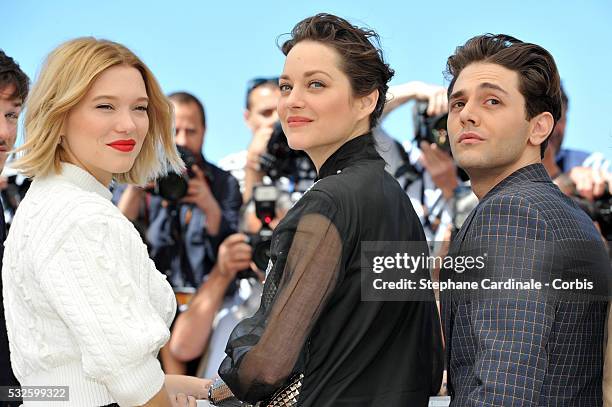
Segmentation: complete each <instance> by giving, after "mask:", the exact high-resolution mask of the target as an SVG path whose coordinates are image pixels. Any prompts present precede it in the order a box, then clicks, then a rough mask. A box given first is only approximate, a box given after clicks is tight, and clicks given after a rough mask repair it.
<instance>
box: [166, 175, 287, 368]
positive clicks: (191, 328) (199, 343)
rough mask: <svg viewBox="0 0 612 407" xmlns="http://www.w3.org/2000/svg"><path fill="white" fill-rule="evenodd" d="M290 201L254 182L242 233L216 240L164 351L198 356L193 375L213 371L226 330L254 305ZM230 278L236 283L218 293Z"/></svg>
mask: <svg viewBox="0 0 612 407" xmlns="http://www.w3.org/2000/svg"><path fill="white" fill-rule="evenodd" d="M290 206H291V200H290V198H289V197H288V195H287V194H286V193H284V192H282V191H279V190H278V189H277V188H276V187H274V186H258V187H256V188H255V189H254V194H253V200H252V201H251V203H250V204H249V205H246V206H245V207H244V214H243V215H244V217H243V225H242V227H241V230H242V231H243V232H244V233H235V234H232V235H230V236H228V237H227V238H226V239H225V240H224V241H223V243H221V246H220V247H219V255H218V258H217V263H216V264H215V266H214V267H213V269H212V271H211V273H210V277H209V278H208V279H207V281H206V282H205V283H204V284H202V286H201V287H200V288H199V290H198V292H197V293H196V294H195V296H194V297H193V299H192V301H191V303H190V304H189V308H188V309H187V310H186V311H184V312H182V313H181V314H180V316H179V317H178V318H177V319H176V322H175V324H174V327H173V330H172V336H171V338H170V342H169V349H170V352H171V353H172V355H173V356H174V357H175V358H176V359H178V360H180V361H189V360H193V359H194V358H197V357H200V356H201V361H200V368H199V369H198V376H199V377H213V376H215V375H216V374H217V369H218V367H219V365H220V364H221V361H222V360H223V359H224V358H225V345H226V344H227V340H228V338H229V336H230V334H231V332H232V330H233V329H234V327H235V326H236V324H237V323H238V322H240V321H241V320H242V319H244V318H246V317H250V316H251V315H252V314H253V313H254V312H255V311H256V310H257V308H258V307H259V299H260V297H261V292H262V283H263V280H264V276H265V275H264V272H265V269H266V266H267V263H268V260H269V247H270V238H271V232H272V230H273V229H274V228H275V227H276V225H277V224H278V222H280V221H281V220H282V218H283V217H284V216H285V214H286V213H287V211H288V210H289V208H290ZM255 220H257V221H255ZM261 225H263V226H261ZM268 232H270V233H268ZM236 279H238V281H239V289H238V290H237V291H236V292H235V293H234V294H233V295H232V296H226V297H224V296H223V293H224V292H225V291H226V290H227V287H228V286H229V285H231V284H232V283H233V282H234V281H236Z"/></svg>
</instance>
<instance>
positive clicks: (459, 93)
mask: <svg viewBox="0 0 612 407" xmlns="http://www.w3.org/2000/svg"><path fill="white" fill-rule="evenodd" d="M478 88H479V89H493V90H498V91H500V92H502V93H504V94H506V95H507V94H508V92H507V91H506V90H505V89H504V88H502V87H501V86H499V85H496V84H494V83H491V82H483V83H481V84H480V85H478ZM463 96H465V91H464V90H463V89H460V90H458V91H456V92H453V93H452V94H451V95H450V96H449V98H448V99H449V100H451V99H458V98H460V97H463Z"/></svg>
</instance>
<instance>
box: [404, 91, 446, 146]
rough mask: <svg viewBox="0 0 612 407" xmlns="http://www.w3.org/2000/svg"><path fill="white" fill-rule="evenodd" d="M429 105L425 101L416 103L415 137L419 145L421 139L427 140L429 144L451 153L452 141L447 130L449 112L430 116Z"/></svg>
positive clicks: (414, 117) (414, 116)
mask: <svg viewBox="0 0 612 407" xmlns="http://www.w3.org/2000/svg"><path fill="white" fill-rule="evenodd" d="M427 106H428V103H427V102H423V101H417V102H416V103H415V105H414V115H413V121H414V130H415V132H414V139H415V141H416V142H417V145H419V144H420V143H421V141H427V142H428V143H429V144H435V145H437V146H438V147H439V148H440V149H442V150H444V151H446V152H448V153H450V142H449V139H448V131H447V130H446V121H447V119H448V113H443V114H440V115H437V116H428V115H427Z"/></svg>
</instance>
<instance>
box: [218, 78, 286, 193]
mask: <svg viewBox="0 0 612 407" xmlns="http://www.w3.org/2000/svg"><path fill="white" fill-rule="evenodd" d="M279 97H280V90H279V89H278V77H269V78H267V77H262V78H254V79H251V80H250V81H249V82H248V83H247V92H246V103H245V109H244V114H243V117H244V122H245V124H246V125H247V127H248V128H249V130H250V132H251V135H252V137H251V142H250V144H249V147H248V150H243V151H239V152H236V153H233V154H230V155H228V156H226V157H224V158H222V159H221V160H219V166H220V167H221V168H223V169H224V170H226V171H230V172H231V173H232V175H233V176H234V177H236V179H237V180H238V181H239V182H240V190H241V191H242V197H243V202H248V201H249V199H250V198H251V194H252V192H253V186H254V185H256V184H259V183H261V182H262V181H263V178H264V176H265V173H264V171H262V169H261V167H260V157H261V155H262V154H264V153H265V151H266V148H267V145H268V141H269V140H270V136H271V135H272V130H273V126H274V123H276V122H277V121H278V113H277V112H276V105H277V104H278V99H279Z"/></svg>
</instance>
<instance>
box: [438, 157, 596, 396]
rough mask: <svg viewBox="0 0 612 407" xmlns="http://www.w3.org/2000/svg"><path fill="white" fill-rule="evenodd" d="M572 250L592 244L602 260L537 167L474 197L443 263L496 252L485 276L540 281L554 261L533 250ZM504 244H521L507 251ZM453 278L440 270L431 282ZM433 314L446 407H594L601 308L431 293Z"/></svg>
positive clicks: (575, 213) (584, 227)
mask: <svg viewBox="0 0 612 407" xmlns="http://www.w3.org/2000/svg"><path fill="white" fill-rule="evenodd" d="M576 241H589V242H591V241H592V242H593V244H594V245H595V246H596V247H597V249H596V250H600V251H603V255H604V256H605V257H607V254H606V253H605V249H604V246H603V245H602V244H601V238H600V236H599V234H598V232H597V231H596V229H595V227H594V226H593V223H592V222H591V220H590V219H589V217H588V216H587V215H586V214H585V213H584V212H583V211H582V210H581V209H580V208H579V207H578V206H577V205H576V204H575V203H574V202H573V201H572V200H571V199H569V198H567V197H566V196H565V195H563V193H561V192H560V191H559V189H558V188H557V187H556V186H555V185H554V184H553V183H552V181H551V180H550V177H549V176H548V174H547V173H546V170H545V169H544V166H542V165H541V164H532V165H529V166H527V167H524V168H521V169H519V170H517V171H516V172H514V173H513V174H511V175H510V176H509V177H507V178H506V179H504V180H503V181H501V182H500V183H499V184H498V185H496V186H495V187H494V188H493V189H492V190H491V191H490V192H489V193H488V194H487V195H486V196H485V197H483V199H482V200H481V201H480V202H479V204H478V206H477V207H476V208H475V209H474V210H473V211H472V213H471V214H470V216H469V217H468V218H467V219H466V221H465V223H464V225H463V227H462V228H461V230H460V231H459V233H458V234H457V236H456V237H455V238H454V239H453V241H452V243H451V248H450V251H449V254H450V255H460V254H461V253H462V252H465V251H466V247H473V246H479V247H488V248H491V247H493V248H497V250H495V253H493V256H494V258H489V259H488V260H487V261H488V263H487V264H488V265H490V267H489V266H488V268H487V273H488V274H489V276H493V277H495V276H498V277H500V276H512V277H518V278H519V279H529V278H534V279H536V280H539V281H542V280H544V281H546V280H547V279H550V278H552V277H551V276H552V275H553V274H552V272H551V269H552V267H553V264H556V263H555V257H554V256H557V257H558V256H560V254H559V253H558V252H557V253H552V252H553V250H548V251H546V250H541V249H542V246H539V245H540V244H541V243H543V242H544V243H551V244H554V247H556V248H558V247H563V244H564V242H566V243H567V245H568V246H569V245H571V244H572V242H574V243H575V242H576ZM508 242H515V243H516V242H523V243H522V244H521V245H519V246H521V247H520V248H517V247H516V244H515V243H512V244H507V243H508ZM589 244H590V243H589ZM549 252H550V253H549ZM577 257H579V256H577ZM606 261H607V259H606ZM563 264H565V263H563ZM562 267H565V266H562ZM562 271H563V270H562ZM453 274H456V273H454V272H452V271H449V270H443V272H442V277H441V278H442V279H446V278H448V277H451V278H452V275H453ZM441 305H442V316H443V320H444V333H445V338H446V348H447V349H446V350H447V369H448V387H449V393H450V395H451V406H452V407H457V406H461V407H463V406H483V407H484V406H487V407H490V406H521V407H526V406H601V405H602V390H601V385H602V365H603V341H604V324H605V317H606V305H607V303H606V302H604V301H601V300H599V301H595V300H592V299H584V298H583V299H572V298H565V297H564V298H560V297H555V296H554V295H553V296H547V295H544V294H543V292H542V291H538V290H530V291H521V292H520V293H517V291H509V290H507V291H504V292H502V293H500V294H499V295H497V294H496V295H495V296H491V297H479V296H478V297H474V296H465V295H463V296H462V295H459V293H458V292H457V291H452V290H451V291H442V292H441Z"/></svg>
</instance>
